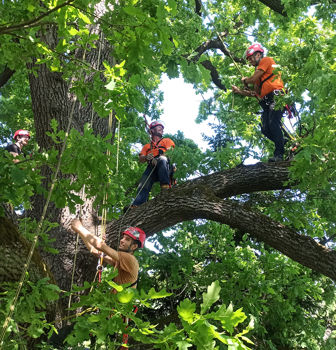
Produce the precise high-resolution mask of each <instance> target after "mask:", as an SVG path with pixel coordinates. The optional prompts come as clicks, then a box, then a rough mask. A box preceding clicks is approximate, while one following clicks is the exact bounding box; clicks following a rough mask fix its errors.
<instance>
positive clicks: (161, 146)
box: [139, 138, 175, 157]
mask: <svg viewBox="0 0 336 350" xmlns="http://www.w3.org/2000/svg"><path fill="white" fill-rule="evenodd" d="M171 147H173V148H174V147H175V143H174V141H173V140H171V139H169V138H164V139H161V140H159V141H158V142H157V143H154V142H153V141H151V143H147V144H146V145H144V146H143V147H142V150H141V152H140V154H139V155H140V156H147V155H148V154H149V153H152V154H153V156H154V157H156V156H158V155H159V154H160V152H159V151H160V150H162V151H163V153H164V152H166V151H168V150H169V149H170V148H171Z"/></svg>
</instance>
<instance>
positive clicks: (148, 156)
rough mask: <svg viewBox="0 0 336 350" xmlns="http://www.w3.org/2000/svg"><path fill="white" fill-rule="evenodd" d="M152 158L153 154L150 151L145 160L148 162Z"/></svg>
mask: <svg viewBox="0 0 336 350" xmlns="http://www.w3.org/2000/svg"><path fill="white" fill-rule="evenodd" d="M153 158H154V156H153V154H152V153H148V154H147V156H146V160H147V162H150V161H151V160H152V159H153Z"/></svg>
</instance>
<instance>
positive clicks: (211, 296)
mask: <svg viewBox="0 0 336 350" xmlns="http://www.w3.org/2000/svg"><path fill="white" fill-rule="evenodd" d="M220 290H221V287H220V286H219V282H218V281H215V282H212V283H211V285H210V286H208V291H207V293H203V303H202V304H201V314H204V312H206V311H207V310H208V309H209V308H210V306H211V305H212V304H213V303H215V302H216V301H217V300H218V299H219V292H220Z"/></svg>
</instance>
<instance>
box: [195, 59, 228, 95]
mask: <svg viewBox="0 0 336 350" xmlns="http://www.w3.org/2000/svg"><path fill="white" fill-rule="evenodd" d="M201 65H202V66H203V67H204V68H206V69H207V70H209V71H210V75H211V79H212V81H213V83H214V84H215V85H216V86H217V87H218V88H219V89H221V90H224V91H226V90H227V89H226V86H225V85H223V84H222V81H221V79H220V77H219V74H218V72H217V69H216V67H215V66H214V65H213V64H212V63H211V61H210V60H205V61H202V62H201Z"/></svg>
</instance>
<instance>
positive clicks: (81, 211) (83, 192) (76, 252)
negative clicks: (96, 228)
mask: <svg viewBox="0 0 336 350" xmlns="http://www.w3.org/2000/svg"><path fill="white" fill-rule="evenodd" d="M84 197H85V185H83V188H82V193H81V200H82V201H84ZM82 214H83V210H82V204H80V206H79V215H78V217H79V218H81V217H82ZM76 236H77V237H76V244H75V255H74V261H73V266H72V273H71V284H70V295H69V301H68V316H70V306H71V299H72V287H73V284H74V278H75V271H76V261H77V254H78V244H79V234H78V233H77V235H76Z"/></svg>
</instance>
